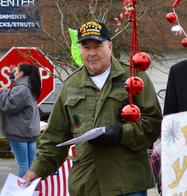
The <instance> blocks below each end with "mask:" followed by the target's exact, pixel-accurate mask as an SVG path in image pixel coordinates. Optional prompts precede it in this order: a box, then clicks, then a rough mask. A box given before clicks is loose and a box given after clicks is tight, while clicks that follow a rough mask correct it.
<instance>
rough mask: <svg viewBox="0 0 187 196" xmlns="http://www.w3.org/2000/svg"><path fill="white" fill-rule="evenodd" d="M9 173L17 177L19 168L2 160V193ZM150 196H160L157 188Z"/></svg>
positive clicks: (0, 173) (8, 160)
mask: <svg viewBox="0 0 187 196" xmlns="http://www.w3.org/2000/svg"><path fill="white" fill-rule="evenodd" d="M9 173H13V174H15V175H17V166H16V163H15V160H14V159H1V158H0V192H1V189H2V187H3V184H4V182H5V180H6V178H7V176H8V174H9ZM51 196H55V195H51ZM148 196H159V194H158V192H157V190H156V188H154V189H150V190H149V191H148Z"/></svg>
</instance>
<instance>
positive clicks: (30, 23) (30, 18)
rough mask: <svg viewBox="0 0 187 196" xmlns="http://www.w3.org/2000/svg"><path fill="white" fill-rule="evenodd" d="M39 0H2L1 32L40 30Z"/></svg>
mask: <svg viewBox="0 0 187 196" xmlns="http://www.w3.org/2000/svg"><path fill="white" fill-rule="evenodd" d="M37 1H38V0H0V32H6V31H14V30H23V31H31V32H35V31H39V29H40V27H39V26H40V25H39V24H40V16H39V11H38V6H37Z"/></svg>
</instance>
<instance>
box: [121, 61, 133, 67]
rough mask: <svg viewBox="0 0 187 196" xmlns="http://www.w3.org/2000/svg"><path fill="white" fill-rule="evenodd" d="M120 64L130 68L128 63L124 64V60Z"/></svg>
mask: <svg viewBox="0 0 187 196" xmlns="http://www.w3.org/2000/svg"><path fill="white" fill-rule="evenodd" d="M119 62H120V64H121V65H122V66H125V67H127V68H129V66H130V65H129V64H127V63H126V62H124V61H122V60H119Z"/></svg>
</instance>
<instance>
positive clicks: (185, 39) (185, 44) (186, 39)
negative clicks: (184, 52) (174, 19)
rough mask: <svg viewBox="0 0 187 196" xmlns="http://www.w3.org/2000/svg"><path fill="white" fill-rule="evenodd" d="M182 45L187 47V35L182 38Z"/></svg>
mask: <svg viewBox="0 0 187 196" xmlns="http://www.w3.org/2000/svg"><path fill="white" fill-rule="evenodd" d="M181 43H182V45H183V47H185V48H187V37H185V38H184V39H183V40H182V42H181Z"/></svg>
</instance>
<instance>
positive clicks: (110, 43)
mask: <svg viewBox="0 0 187 196" xmlns="http://www.w3.org/2000/svg"><path fill="white" fill-rule="evenodd" d="M108 45H109V48H110V49H111V50H112V46H113V44H112V42H111V41H108Z"/></svg>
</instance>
